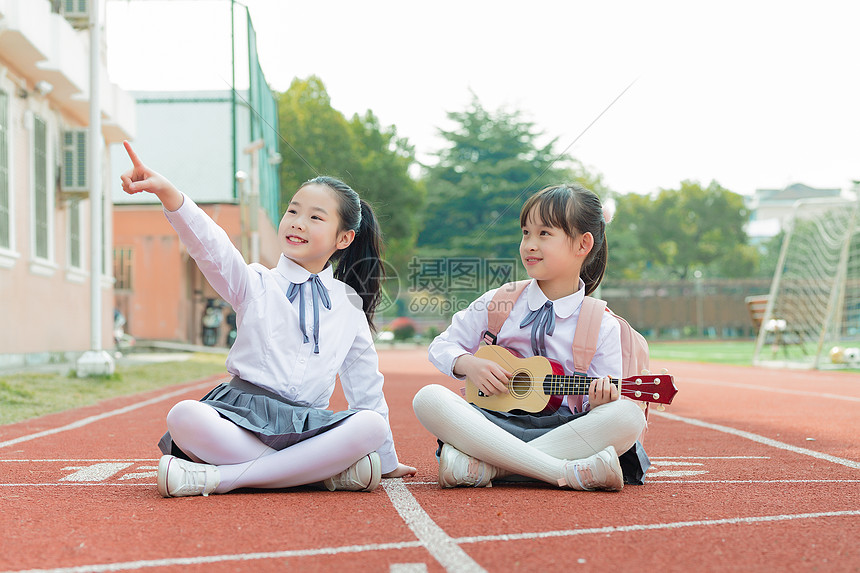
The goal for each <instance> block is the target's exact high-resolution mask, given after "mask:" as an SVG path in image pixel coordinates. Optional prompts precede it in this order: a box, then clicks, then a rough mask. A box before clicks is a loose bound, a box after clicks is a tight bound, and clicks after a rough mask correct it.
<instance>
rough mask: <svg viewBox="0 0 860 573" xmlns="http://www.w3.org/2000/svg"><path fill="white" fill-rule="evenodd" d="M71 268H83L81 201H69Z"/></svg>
mask: <svg viewBox="0 0 860 573" xmlns="http://www.w3.org/2000/svg"><path fill="white" fill-rule="evenodd" d="M69 266H70V267H72V268H75V269H79V268H81V201H80V199H72V200H71V201H69Z"/></svg>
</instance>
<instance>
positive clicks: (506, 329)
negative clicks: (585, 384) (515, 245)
mask: <svg viewBox="0 0 860 573" xmlns="http://www.w3.org/2000/svg"><path fill="white" fill-rule="evenodd" d="M496 290H498V289H494V290H491V291H489V292H486V293H484V294H483V295H481V296H480V297H479V298H477V299H476V300H475V301H473V302H472V304H470V305H469V306H468V307H467V308H465V309H463V310H461V311H460V312H458V313H457V314H455V315H454V316H453V318H452V319H451V326H449V327H448V328H447V330H445V332H443V333H442V334H440V335H439V336H437V337H436V339H435V340H434V341H433V342H432V343H431V344H430V349H429V354H430V362H432V363H433V365H434V366H436V368H438V369H439V370H440V371H441V372H442V373H443V374H447V375H448V376H451V377H452V378H458V379H462V377H459V376H456V375H455V374H454V363H455V362H456V361H457V359H458V358H459V357H460V356H462V355H464V354H474V353H475V351H477V350H478V347H479V346H480V344H481V341H482V337H483V335H484V332H485V331H486V330H487V322H488V320H487V306H488V304H489V302H490V301H491V300H493V295H494V294H495V293H496ZM584 296H585V283H583V282H582V280H581V279H580V281H579V290H578V291H576V292H575V293H573V294H571V295H568V296H566V297H563V298H560V299H558V300H554V301H552V303H553V305H552V309H553V311H554V313H555V330H554V331H553V334H552V335H551V336H550V335H547V336H546V338H545V341H546V352H547V356H548V357H549V358H551V359H552V360H555V361H556V362H558V363H559V364H561V366H562V367H563V368H564V372H565V374H568V375H570V374H573V373H574V372H575V369H574V367H573V351H572V346H573V333H574V331H575V330H576V322H577V320H578V319H579V311H580V308H581V307H582V300H583V297H584ZM547 300H549V299H548V298H547V296H546V295H545V294H544V293H543V291H542V290H541V289H540V287H539V286H538V284H537V281H536V280H532V281H531V283H530V284H529V285H528V286H526V288H525V290H524V291H523V293H522V294H521V295H520V297H519V298H518V299H517V301H516V303H515V304H514V307H513V308H512V309H511V313H510V314H509V315H508V318H507V320H505V322H504V324H503V325H502V328H501V330H500V331H499V333H498V344H500V345H502V346H504V347H506V348H509V349H511V350H514V351H516V352H517V353H519V354H520V355H521V356H534V353H533V352H532V345H531V330H532V327H531V325H529V326H526V327H525V328H520V323H521V322H522V320H523V319H524V318H525V317H526V315H528V313H529V311H534V310H538V309H540V308H541V307H542V306H543V305H544V304H545V303H546V301H547ZM586 374H587V375H588V376H612V377H613V378H620V377H621V327H620V326H619V324H618V321H617V320H616V319H614V318H613V317H612V316H610V314H609V313H608V312H607V313H604V315H603V320H602V321H601V323H600V334H599V336H598V342H597V349H596V351H595V353H594V358H593V359H592V360H591V365H590V366H589V367H588V372H586ZM566 403H567V400H566V399H565V402H564V404H566ZM583 407H584V408H585V409H586V410H587V409H588V397H587V396H584V397H583Z"/></svg>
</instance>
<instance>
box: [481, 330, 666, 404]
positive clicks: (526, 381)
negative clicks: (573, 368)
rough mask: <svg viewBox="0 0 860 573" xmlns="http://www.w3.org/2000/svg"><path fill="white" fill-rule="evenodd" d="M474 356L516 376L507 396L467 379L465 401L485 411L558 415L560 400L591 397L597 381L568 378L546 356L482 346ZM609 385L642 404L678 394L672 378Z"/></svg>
mask: <svg viewBox="0 0 860 573" xmlns="http://www.w3.org/2000/svg"><path fill="white" fill-rule="evenodd" d="M475 356H477V357H478V358H484V359H487V360H492V361H493V362H495V363H496V364H499V365H500V366H503V367H504V368H505V370H507V371H508V372H510V373H511V374H512V375H513V376H512V377H511V380H510V381H509V382H508V390H509V392H508V393H507V394H494V395H487V394H484V393H483V392H481V391H480V390H478V387H477V386H475V384H474V383H473V382H472V381H471V380H469V379H466V393H465V396H466V400H468V401H469V402H471V403H472V404H474V405H475V406H479V407H481V408H484V409H486V410H495V411H497V412H510V411H511V410H524V411H526V412H540V411H542V410H544V409H548V410H549V411H555V410H557V409H558V407H559V406H560V405H561V396H578V395H582V394H588V387H589V386H590V385H591V382H592V381H593V380H596V379H597V377H594V376H585V375H582V374H575V375H573V376H565V375H564V370H563V369H562V367H561V365H560V364H559V363H557V362H554V361H552V360H549V359H548V358H545V357H543V356H533V357H531V358H520V357H518V356H516V355H515V354H513V353H512V352H511V351H510V350H508V349H507V348H504V347H503V346H497V345H488V346H481V347H480V348H478V351H477V352H475ZM610 382H612V384H615V385H616V386H618V391H619V392H620V394H621V395H622V396H626V397H628V398H632V399H633V400H639V401H642V402H654V403H657V404H671V403H672V398H674V397H675V394H676V393H677V392H678V389H677V388H675V379H674V378H673V377H672V376H670V375H669V374H657V375H652V374H648V375H642V376H631V377H629V378H624V379H619V378H611V379H610Z"/></svg>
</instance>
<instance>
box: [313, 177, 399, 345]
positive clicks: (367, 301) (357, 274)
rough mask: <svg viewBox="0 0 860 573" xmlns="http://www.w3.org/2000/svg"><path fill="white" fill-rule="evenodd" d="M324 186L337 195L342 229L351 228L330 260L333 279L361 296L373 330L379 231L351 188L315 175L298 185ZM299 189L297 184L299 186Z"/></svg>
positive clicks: (379, 262) (378, 278)
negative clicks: (347, 241)
mask: <svg viewBox="0 0 860 573" xmlns="http://www.w3.org/2000/svg"><path fill="white" fill-rule="evenodd" d="M312 183H316V184H318V185H325V186H326V187H328V188H329V189H331V190H332V191H334V192H335V194H336V195H337V197H338V216H339V217H340V226H341V228H340V229H339V230H338V232H342V231H350V230H352V231H355V238H354V239H353V241H352V243H350V244H349V246H348V247H347V248H345V249H339V250H337V251H335V253H334V254H333V255H332V257H331V260H332V261H337V266H336V267H335V269H334V278H336V279H338V280H340V281H343V282H345V283H346V284H348V285H349V286H351V287H352V288H353V289H355V292H357V293H358V296H359V297H361V305H362V310H363V311H364V315H365V317H367V323H368V325H370V328H371V330H374V331H375V330H376V327H375V326H374V324H373V315H374V313H375V312H376V307H377V306H378V305H379V301H380V298H381V294H382V281H383V279H385V269H384V268H383V266H382V247H381V245H382V231H381V229H380V228H379V223H378V222H377V220H376V214H375V213H374V212H373V208H372V207H371V206H370V204H369V203H368V202H367V201H365V200H364V199H362V198H361V197H359V196H358V193H356V192H355V191H354V190H353V189H352V187H350V186H349V185H347V184H346V183H344V182H343V181H341V180H340V179H335V178H334V177H327V176H324V175H323V176H319V177H315V178H313V179H311V180H310V181H306V182H305V183H303V184H302V187H304V186H305V185H310V184H312ZM299 189H301V187H299Z"/></svg>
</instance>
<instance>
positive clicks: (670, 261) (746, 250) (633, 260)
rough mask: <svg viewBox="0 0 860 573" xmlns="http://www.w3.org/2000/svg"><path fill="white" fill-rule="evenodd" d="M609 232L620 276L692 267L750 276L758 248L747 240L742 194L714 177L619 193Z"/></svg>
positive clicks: (684, 275)
mask: <svg viewBox="0 0 860 573" xmlns="http://www.w3.org/2000/svg"><path fill="white" fill-rule="evenodd" d="M617 204H618V210H617V212H616V217H615V221H613V223H612V226H611V234H610V235H609V246H610V260H614V261H617V262H618V263H619V270H620V272H621V274H622V276H623V277H624V278H642V277H646V278H677V279H681V280H686V279H688V278H689V275H690V273H691V272H692V271H693V270H697V269H699V270H703V271H705V274H706V275H709V276H721V277H724V278H735V277H742V276H750V275H751V274H753V273H754V272H755V270H756V268H757V264H758V253H757V251H756V250H755V249H754V248H752V247H750V246H749V245H748V244H747V242H748V241H747V235H746V232H745V231H744V224H745V223H746V221H747V219H748V213H747V209H746V207H745V206H744V201H743V197H741V196H740V195H738V194H736V193H733V192H731V191H729V190H727V189H725V188H723V187H722V186H720V184H719V183H717V182H716V181H712V182H711V183H710V184H709V185H708V186H707V187H703V186H702V185H701V184H700V183H698V182H696V181H683V182H682V183H681V186H680V187H679V188H678V189H662V190H660V192H659V193H658V194H657V196H656V197H654V198H650V197H647V196H642V195H632V194H631V195H624V196H620V197H618V199H617Z"/></svg>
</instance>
